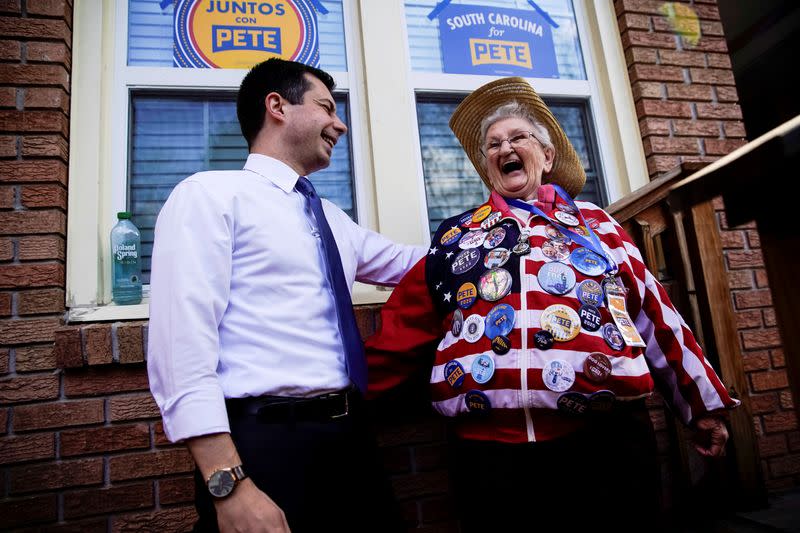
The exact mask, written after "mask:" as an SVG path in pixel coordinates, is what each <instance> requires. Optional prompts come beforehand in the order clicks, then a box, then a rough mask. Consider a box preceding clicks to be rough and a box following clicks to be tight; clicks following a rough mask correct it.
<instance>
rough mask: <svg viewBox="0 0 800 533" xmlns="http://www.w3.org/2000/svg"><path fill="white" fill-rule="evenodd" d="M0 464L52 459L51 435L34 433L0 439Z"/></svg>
mask: <svg viewBox="0 0 800 533" xmlns="http://www.w3.org/2000/svg"><path fill="white" fill-rule="evenodd" d="M0 449H2V450H3V453H0V464H12V463H22V462H24V461H34V460H37V459H52V458H54V457H55V455H56V446H55V437H54V435H53V434H52V433H36V434H34V435H22V436H14V437H3V438H1V439H0Z"/></svg>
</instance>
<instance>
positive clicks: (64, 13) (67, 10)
mask: <svg viewBox="0 0 800 533" xmlns="http://www.w3.org/2000/svg"><path fill="white" fill-rule="evenodd" d="M71 4H72V1H67V0H27V12H28V14H29V15H44V16H48V17H58V18H63V19H65V20H66V21H67V22H69V21H70V20H71V19H72V6H71Z"/></svg>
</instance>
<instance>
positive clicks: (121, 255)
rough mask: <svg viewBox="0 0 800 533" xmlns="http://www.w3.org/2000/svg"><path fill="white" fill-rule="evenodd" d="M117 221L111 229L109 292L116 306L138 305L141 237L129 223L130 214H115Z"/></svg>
mask: <svg viewBox="0 0 800 533" xmlns="http://www.w3.org/2000/svg"><path fill="white" fill-rule="evenodd" d="M117 219H118V222H117V223H116V224H115V225H114V227H113V228H111V263H112V265H113V285H112V286H111V292H112V294H113V297H114V303H116V304H117V305H130V304H138V303H139V302H141V301H142V267H141V264H140V263H139V258H140V254H141V251H142V242H141V236H140V234H139V230H138V229H137V228H136V226H134V225H133V222H131V214H130V212H128V211H121V212H119V213H117Z"/></svg>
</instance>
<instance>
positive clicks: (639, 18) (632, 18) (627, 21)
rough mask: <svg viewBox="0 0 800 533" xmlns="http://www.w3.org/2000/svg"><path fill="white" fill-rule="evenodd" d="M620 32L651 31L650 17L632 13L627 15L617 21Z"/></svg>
mask: <svg viewBox="0 0 800 533" xmlns="http://www.w3.org/2000/svg"><path fill="white" fill-rule="evenodd" d="M617 22H618V23H619V29H620V31H621V32H622V31H625V30H631V29H632V30H649V29H650V17H648V16H647V15H634V14H632V13H625V14H624V15H622V16H621V17H619V18H618V19H617Z"/></svg>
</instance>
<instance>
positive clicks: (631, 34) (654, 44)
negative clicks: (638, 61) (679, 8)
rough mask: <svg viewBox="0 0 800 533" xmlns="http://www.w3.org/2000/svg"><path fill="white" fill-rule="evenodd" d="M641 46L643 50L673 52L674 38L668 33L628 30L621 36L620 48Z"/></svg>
mask: <svg viewBox="0 0 800 533" xmlns="http://www.w3.org/2000/svg"><path fill="white" fill-rule="evenodd" d="M631 46H641V47H644V48H667V49H670V50H674V49H675V47H676V44H675V37H674V36H672V35H670V34H668V33H651V32H644V31H636V30H629V31H627V32H625V33H623V34H622V48H623V49H627V48H629V47H631Z"/></svg>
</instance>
